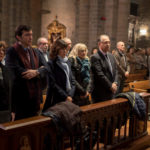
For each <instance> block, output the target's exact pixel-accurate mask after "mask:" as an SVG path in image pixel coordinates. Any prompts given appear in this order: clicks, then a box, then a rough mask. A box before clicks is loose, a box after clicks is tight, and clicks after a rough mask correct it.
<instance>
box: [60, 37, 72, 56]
mask: <svg viewBox="0 0 150 150" xmlns="http://www.w3.org/2000/svg"><path fill="white" fill-rule="evenodd" d="M62 40H63V41H65V43H67V48H66V50H67V56H68V55H69V53H70V52H71V48H72V42H71V39H69V38H67V37H65V38H63V39H62Z"/></svg>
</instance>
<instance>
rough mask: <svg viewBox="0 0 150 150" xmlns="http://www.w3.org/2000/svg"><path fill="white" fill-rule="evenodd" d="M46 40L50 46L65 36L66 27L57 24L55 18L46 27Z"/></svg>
mask: <svg viewBox="0 0 150 150" xmlns="http://www.w3.org/2000/svg"><path fill="white" fill-rule="evenodd" d="M47 29H48V33H49V34H48V40H49V44H50V46H51V45H52V44H53V43H54V42H55V41H56V40H57V39H62V38H64V37H65V36H66V27H65V26H64V25H63V24H61V23H59V22H58V20H57V18H56V19H55V20H54V21H53V22H52V23H50V24H49V25H48V27H47Z"/></svg>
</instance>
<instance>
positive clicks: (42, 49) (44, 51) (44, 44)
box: [37, 37, 49, 62]
mask: <svg viewBox="0 0 150 150" xmlns="http://www.w3.org/2000/svg"><path fill="white" fill-rule="evenodd" d="M37 46H38V50H39V53H40V54H41V55H43V58H44V59H45V61H46V62H48V60H49V53H48V40H47V39H46V38H45V37H40V38H38V40H37Z"/></svg>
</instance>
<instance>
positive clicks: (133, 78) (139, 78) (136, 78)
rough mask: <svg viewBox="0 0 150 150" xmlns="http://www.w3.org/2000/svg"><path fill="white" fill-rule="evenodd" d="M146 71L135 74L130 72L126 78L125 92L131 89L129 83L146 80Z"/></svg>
mask: <svg viewBox="0 0 150 150" xmlns="http://www.w3.org/2000/svg"><path fill="white" fill-rule="evenodd" d="M146 78H147V77H146V72H145V71H143V72H141V73H135V74H129V77H128V78H127V79H126V80H125V85H124V89H123V92H128V91H129V89H130V88H129V83H130V82H134V81H142V80H146Z"/></svg>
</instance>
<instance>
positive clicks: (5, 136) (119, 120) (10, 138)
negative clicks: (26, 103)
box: [0, 93, 150, 150]
mask: <svg viewBox="0 0 150 150" xmlns="http://www.w3.org/2000/svg"><path fill="white" fill-rule="evenodd" d="M145 94H146V93H145ZM149 97H150V94H148V93H147V94H146V95H144V96H143V98H144V100H145V102H146V105H148V103H147V101H148V98H149ZM81 109H82V112H83V113H82V116H81V120H82V121H83V123H84V124H83V125H85V126H86V127H90V133H89V138H90V139H89V146H90V149H92V136H93V131H94V129H95V127H96V126H97V136H96V137H97V138H96V144H95V147H94V149H108V148H109V150H110V149H116V150H117V149H118V150H120V149H122V148H125V146H127V145H129V144H130V143H132V142H133V141H134V140H135V139H137V138H141V137H142V136H147V120H145V121H144V122H143V124H142V130H141V132H137V131H138V128H137V125H138V124H139V121H138V119H137V117H136V116H135V115H134V114H133V115H132V116H131V115H130V114H131V111H132V108H131V107H130V105H129V103H128V100H127V99H123V98H119V99H113V100H108V101H105V102H101V103H96V104H91V105H87V106H83V107H81ZM146 111H147V110H146ZM126 119H128V120H127V121H125V120H126ZM110 127H111V128H110ZM116 127H117V128H116ZM101 129H104V133H103V135H104V141H101V139H100V132H101ZM110 130H111V132H108V131H110ZM57 132H58V131H57V130H56V128H55V126H54V124H53V123H52V120H51V118H49V117H44V116H37V117H32V118H27V119H23V120H18V121H14V122H9V123H5V124H1V125H0V133H1V134H0V149H1V150H10V149H11V150H16V149H21V148H22V147H23V146H24V142H25V144H26V143H28V146H29V147H30V149H32V150H43V149H45V146H46V145H47V146H50V147H49V149H51V150H54V149H55V146H56V145H57V142H59V141H60V140H62V145H61V147H62V148H61V150H65V149H68V150H69V149H70V150H73V149H75V145H74V144H75V143H74V142H75V141H74V140H75V137H74V136H71V137H70V136H69V137H68V135H67V134H66V136H64V137H63V138H62V139H60V138H58V137H57V136H58V134H57ZM66 137H67V139H70V140H69V141H70V145H69V147H65V143H64V141H65V139H66ZM108 137H109V139H110V141H109V142H108ZM80 140H81V149H82V150H83V149H84V144H83V143H84V142H83V137H82V136H81V137H80ZM148 140H149V139H148ZM47 142H48V143H47ZM87 144H88V143H87ZM148 144H149V143H148ZM149 145H150V144H149ZM141 149H143V147H142V144H141Z"/></svg>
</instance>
